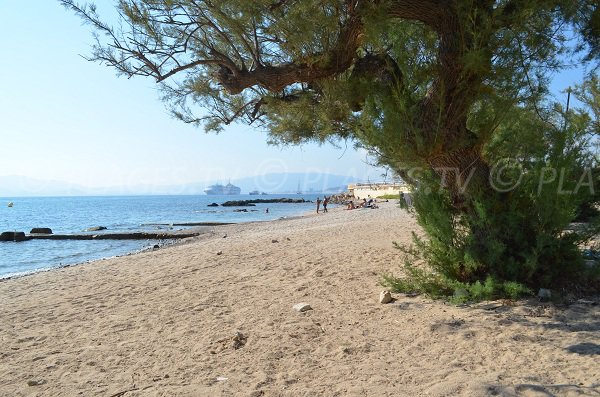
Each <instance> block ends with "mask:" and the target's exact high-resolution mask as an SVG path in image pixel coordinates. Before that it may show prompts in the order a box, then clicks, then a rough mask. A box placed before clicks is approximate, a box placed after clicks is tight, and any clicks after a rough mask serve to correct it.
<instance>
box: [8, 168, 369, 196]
mask: <svg viewBox="0 0 600 397" xmlns="http://www.w3.org/2000/svg"><path fill="white" fill-rule="evenodd" d="M228 182H231V183H232V184H234V185H236V186H239V187H240V188H241V189H242V194H248V193H250V192H251V191H254V190H258V191H259V192H265V193H269V194H276V193H288V194H290V193H297V192H301V193H305V194H309V193H338V192H341V191H345V190H346V189H347V187H348V184H349V183H355V182H361V181H360V180H357V178H354V177H352V176H347V175H334V174H320V173H316V172H306V173H303V172H293V173H270V174H265V175H257V176H252V177H244V178H237V179H231V180H213V181H206V182H194V183H188V184H181V185H142V184H140V185H131V186H109V187H99V188H89V187H84V186H79V185H76V184H72V183H68V182H61V181H48V180H39V179H35V178H29V177H23V176H0V197H18V196H91V195H94V196H108V195H150V194H154V195H161V194H204V189H205V188H207V187H208V186H210V185H213V184H215V183H222V184H226V183H228Z"/></svg>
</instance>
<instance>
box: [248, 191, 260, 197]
mask: <svg viewBox="0 0 600 397" xmlns="http://www.w3.org/2000/svg"><path fill="white" fill-rule="evenodd" d="M248 194H250V195H252V196H256V195H257V194H260V192H259V191H258V190H253V191H251V192H250V193H248Z"/></svg>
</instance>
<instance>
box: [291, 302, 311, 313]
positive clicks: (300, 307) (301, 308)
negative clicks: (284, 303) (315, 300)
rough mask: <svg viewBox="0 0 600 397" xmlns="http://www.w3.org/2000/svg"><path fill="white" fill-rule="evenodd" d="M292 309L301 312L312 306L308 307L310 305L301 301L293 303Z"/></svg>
mask: <svg viewBox="0 0 600 397" xmlns="http://www.w3.org/2000/svg"><path fill="white" fill-rule="evenodd" d="M294 310H296V311H297V312H300V313H303V312H305V311H308V310H312V307H310V305H309V304H308V303H304V302H302V303H296V304H295V305H294Z"/></svg>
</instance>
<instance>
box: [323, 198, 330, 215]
mask: <svg viewBox="0 0 600 397" xmlns="http://www.w3.org/2000/svg"><path fill="white" fill-rule="evenodd" d="M327 204H329V197H327V196H325V197H323V212H327Z"/></svg>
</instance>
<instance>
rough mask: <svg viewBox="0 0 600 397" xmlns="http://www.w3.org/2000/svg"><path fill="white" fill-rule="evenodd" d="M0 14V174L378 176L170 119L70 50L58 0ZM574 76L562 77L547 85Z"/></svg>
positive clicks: (104, 179)
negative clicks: (286, 173)
mask: <svg viewBox="0 0 600 397" xmlns="http://www.w3.org/2000/svg"><path fill="white" fill-rule="evenodd" d="M98 3H100V4H101V5H102V6H103V7H106V6H107V4H108V3H109V1H108V0H104V1H102V2H98ZM111 3H112V2H111ZM0 18H1V21H2V23H0V48H1V49H2V61H1V62H0V176H3V175H4V176H6V175H21V176H28V177H32V178H38V179H51V180H59V181H66V182H71V183H76V184H80V185H83V186H90V187H97V186H116V185H119V186H120V185H125V186H127V185H132V184H156V185H166V184H169V185H171V184H177V183H187V182H195V181H208V180H227V179H235V178H238V177H243V176H251V175H261V174H264V173H268V172H286V171H287V172H303V171H321V172H325V173H334V174H340V175H351V176H355V177H356V178H357V179H358V180H366V179H367V178H369V179H370V180H371V181H373V180H379V179H380V174H381V170H379V169H376V168H373V167H370V166H368V165H367V164H366V163H365V153H364V152H360V151H359V152H357V151H355V150H353V149H352V148H351V147H348V148H347V149H338V148H334V147H332V146H331V145H326V146H322V147H319V146H317V145H305V146H302V147H292V148H279V147H273V146H269V145H267V144H266V134H265V133H263V132H259V131H256V130H254V129H252V128H251V127H247V126H232V127H231V128H228V129H227V130H226V131H225V132H223V133H221V134H219V135H215V134H205V133H204V131H203V130H202V129H201V128H195V127H192V126H189V125H186V124H184V123H182V122H180V121H177V120H174V119H172V118H171V117H170V116H169V115H168V113H167V111H166V110H165V107H164V104H163V103H162V102H161V101H160V100H159V99H158V92H157V91H156V85H155V83H154V81H153V80H151V79H144V78H133V79H130V80H128V79H126V78H125V77H116V74H115V72H114V70H113V69H110V68H108V67H105V66H102V65H100V64H98V63H92V62H88V61H86V60H85V59H83V58H82V57H81V56H80V55H82V54H83V55H86V54H89V53H90V46H91V44H92V43H93V39H92V36H91V33H90V27H89V26H87V25H82V23H81V21H80V19H79V18H78V17H76V16H75V15H74V14H73V13H71V12H69V11H67V10H65V9H64V8H63V7H62V6H61V5H60V4H59V3H58V1H54V0H43V1H32V2H23V1H21V0H0ZM580 79H581V73H580V72H578V73H569V74H566V75H565V76H564V78H563V79H559V80H558V81H556V83H555V86H554V87H553V90H554V91H555V92H559V91H560V90H562V89H564V88H566V87H567V86H568V85H569V84H572V83H573V81H579V80H580Z"/></svg>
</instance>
